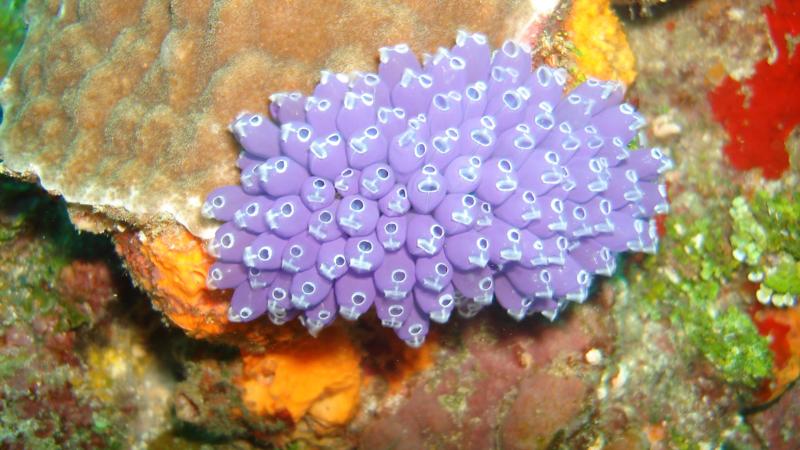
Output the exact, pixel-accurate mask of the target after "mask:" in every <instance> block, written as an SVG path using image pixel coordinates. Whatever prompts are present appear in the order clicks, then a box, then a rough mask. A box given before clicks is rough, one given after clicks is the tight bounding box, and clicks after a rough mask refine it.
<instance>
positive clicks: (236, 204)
mask: <svg viewBox="0 0 800 450" xmlns="http://www.w3.org/2000/svg"><path fill="white" fill-rule="evenodd" d="M249 199H250V195H248V194H247V193H246V192H245V191H244V190H242V187H241V186H236V185H233V186H223V187H221V188H217V189H214V190H213V191H211V193H210V194H208V197H207V198H206V201H205V203H203V209H202V213H203V216H205V217H207V218H209V219H217V220H221V221H225V222H227V221H230V220H233V218H234V215H235V214H236V211H238V210H239V208H240V207H241V205H242V204H243V203H245V202H246V201H248V200H249Z"/></svg>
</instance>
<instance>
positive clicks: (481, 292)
mask: <svg viewBox="0 0 800 450" xmlns="http://www.w3.org/2000/svg"><path fill="white" fill-rule="evenodd" d="M565 83H566V73H565V71H564V70H563V69H554V68H550V67H546V66H539V67H536V68H535V69H533V70H531V55H530V51H529V49H528V48H527V47H525V46H522V45H520V44H517V43H515V42H512V41H507V42H505V43H504V44H503V45H502V47H501V48H500V49H497V50H495V51H491V49H490V47H489V45H488V42H487V39H486V37H485V36H483V35H481V34H469V33H466V32H459V33H458V37H457V43H456V45H455V46H454V47H452V48H451V49H445V48H440V49H439V50H438V51H437V52H436V54H434V55H425V58H424V63H422V64H420V62H419V60H417V58H416V56H415V55H414V54H413V53H412V52H411V51H410V49H409V48H408V46H406V45H396V46H394V47H386V48H382V49H381V50H380V66H379V67H378V73H377V74H376V73H355V74H352V75H349V76H348V75H344V74H334V73H330V72H323V73H322V80H321V82H320V83H319V84H318V85H317V86H316V88H315V89H314V92H313V94H312V95H311V96H308V97H306V96H303V95H302V94H300V93H283V94H275V95H273V96H272V97H271V100H272V101H271V104H270V114H271V116H272V119H270V118H267V117H264V116H262V115H259V114H248V113H243V114H241V115H239V117H237V119H236V121H235V122H234V123H233V124H232V126H231V131H232V133H233V134H234V136H235V137H236V139H237V140H238V142H239V144H240V145H241V146H242V148H243V152H242V153H241V156H240V158H239V161H238V166H239V167H240V168H241V184H240V185H235V186H225V187H222V188H219V189H217V190H215V191H214V192H212V193H211V194H210V195H209V197H208V200H207V201H206V203H205V204H204V205H203V213H204V214H205V215H206V216H207V217H212V218H215V219H218V220H220V221H224V222H226V223H225V224H224V225H222V226H221V227H220V228H219V229H218V231H217V233H216V236H215V237H214V239H213V241H212V242H211V244H210V246H209V248H210V252H211V253H212V254H213V255H214V256H215V257H216V258H217V262H216V263H215V264H214V265H213V266H212V268H211V270H210V273H209V277H208V284H209V286H210V287H211V288H215V289H235V291H234V293H233V296H232V299H231V306H230V309H229V319H230V320H231V321H234V322H246V321H251V320H254V319H256V318H258V317H259V316H262V315H263V314H267V315H268V316H269V318H270V320H271V321H272V322H274V323H276V324H283V323H286V322H287V321H290V320H292V319H294V318H296V317H299V319H300V320H301V322H302V323H303V324H304V325H305V326H306V327H307V328H308V330H309V331H310V332H311V333H312V334H316V333H317V332H319V330H321V329H322V328H324V327H325V326H327V325H329V324H330V323H331V322H332V321H333V320H334V318H335V316H336V314H337V313H338V314H340V315H341V316H343V317H344V318H346V319H349V320H355V319H357V318H358V317H359V316H361V315H362V314H364V313H365V312H367V311H368V310H369V309H370V308H371V307H374V308H375V311H376V313H377V315H378V317H379V318H380V320H381V322H382V323H383V325H385V326H387V327H392V328H394V330H395V331H396V333H397V335H398V336H399V337H400V338H401V339H402V340H404V341H405V342H406V343H407V344H408V345H411V346H419V345H421V344H422V342H423V341H424V339H425V335H426V333H427V332H428V327H429V321H431V320H432V321H434V322H440V323H443V322H447V320H448V319H449V317H450V315H451V312H452V311H453V310H457V311H458V312H459V313H460V314H461V315H463V316H473V315H475V314H476V313H477V312H478V311H479V310H480V309H481V308H483V307H485V306H487V305H489V304H491V303H492V300H493V299H494V298H497V301H498V303H500V305H501V306H502V307H503V308H504V309H506V310H507V311H508V313H509V314H510V315H511V316H512V317H513V318H515V319H517V320H521V319H522V318H524V317H525V316H527V315H531V314H534V313H541V314H543V315H545V316H546V317H549V318H550V319H553V318H555V316H556V315H557V313H558V312H559V311H560V310H561V309H563V308H564V306H565V305H566V304H568V303H569V302H582V301H584V300H585V299H586V297H587V295H588V290H589V286H590V284H591V281H592V277H593V276H594V275H606V276H608V275H611V273H612V272H613V271H614V269H615V254H616V253H619V252H625V251H635V252H648V253H650V252H654V251H655V250H656V245H657V235H656V227H655V222H654V220H653V216H654V215H656V214H659V213H664V212H666V211H667V209H668V205H667V201H666V190H665V186H664V185H663V184H660V183H659V175H660V174H662V173H663V172H664V171H666V170H668V169H669V168H670V167H671V164H672V163H671V161H670V160H669V159H668V158H667V157H666V156H665V155H664V154H663V153H662V152H661V151H660V150H659V149H657V148H652V149H641V150H630V149H629V144H630V143H631V142H632V141H634V140H635V139H637V138H639V136H638V135H639V131H638V130H639V129H640V128H641V127H642V126H643V125H644V120H643V118H642V117H641V116H640V115H639V114H638V113H637V112H636V111H635V110H634V108H633V107H632V106H631V105H629V104H628V103H623V88H622V86H621V85H620V84H619V83H614V82H605V81H598V80H596V79H589V80H587V81H585V82H584V83H582V84H580V85H579V86H578V87H576V88H575V89H573V90H572V91H570V92H569V93H568V94H567V95H566V96H564V93H563V88H564V85H565Z"/></svg>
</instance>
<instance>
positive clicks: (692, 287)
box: [630, 193, 773, 388]
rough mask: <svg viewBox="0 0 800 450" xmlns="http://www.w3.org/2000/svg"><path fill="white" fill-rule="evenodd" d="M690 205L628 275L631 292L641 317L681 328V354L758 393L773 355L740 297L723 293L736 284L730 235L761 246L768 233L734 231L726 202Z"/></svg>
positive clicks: (676, 215) (668, 222) (674, 216)
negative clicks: (751, 239) (684, 349)
mask: <svg viewBox="0 0 800 450" xmlns="http://www.w3.org/2000/svg"><path fill="white" fill-rule="evenodd" d="M684 195H686V196H689V197H693V196H694V194H692V193H685V194H684ZM698 200H699V198H698ZM688 204H689V207H684V208H681V209H680V210H679V211H677V212H673V213H672V214H671V215H670V216H668V217H667V220H666V222H665V228H666V236H665V238H664V239H663V241H662V246H661V248H660V249H659V254H658V255H657V256H656V257H654V258H649V259H648V260H646V261H645V262H644V264H643V270H641V271H640V270H635V271H634V273H633V274H632V276H633V277H635V278H636V279H635V280H634V282H632V283H630V288H631V289H633V295H634V296H635V298H637V299H638V300H637V301H638V306H639V308H640V309H641V311H642V313H643V314H644V315H646V316H648V317H650V318H652V319H656V320H658V319H668V320H669V321H670V323H671V324H672V325H673V326H674V327H675V328H676V329H678V330H680V332H681V333H680V335H681V336H683V337H684V338H685V340H686V342H687V343H688V344H690V346H689V348H688V349H687V351H688V353H689V354H688V355H687V356H690V357H691V356H692V353H696V354H699V355H701V356H702V357H703V358H704V359H706V360H707V361H708V362H709V363H711V364H712V365H713V366H714V368H715V369H716V370H717V372H718V374H719V376H720V378H722V379H723V380H725V381H726V382H727V383H731V384H734V385H741V386H747V387H750V388H754V387H757V386H758V385H759V383H760V381H761V380H763V379H764V378H766V377H768V376H770V374H771V369H772V361H773V356H772V353H771V352H770V350H769V346H768V344H769V343H768V341H767V339H765V338H764V337H762V336H761V335H760V334H759V333H758V329H757V328H756V326H755V325H754V324H753V322H752V320H751V318H750V316H749V315H748V314H747V313H746V312H745V311H744V310H743V309H742V306H739V305H741V304H742V303H744V299H742V298H740V297H739V296H738V295H739V294H737V293H734V292H736V291H735V290H732V289H728V288H727V287H728V286H732V285H733V284H735V283H737V282H738V281H737V280H738V279H739V278H741V275H740V274H739V271H738V267H739V262H738V261H737V260H736V259H734V258H733V257H732V254H733V248H735V246H733V245H731V243H732V242H733V240H732V239H731V236H732V235H734V234H735V233H736V232H739V233H740V236H741V235H747V236H763V237H761V238H758V239H760V240H762V241H765V240H766V239H767V237H766V234H761V233H760V231H758V230H757V229H755V231H753V229H752V227H751V228H750V229H748V230H747V233H742V231H741V230H740V229H738V228H736V227H735V226H734V223H733V220H732V219H731V217H730V215H728V214H727V211H728V209H729V205H730V200H729V199H726V198H724V197H722V198H716V199H714V200H711V201H710V202H709V201H705V202H699V201H698V202H695V201H693V200H692V199H691V198H690V200H689V203H688ZM694 205H696V206H694ZM748 242H749V241H748Z"/></svg>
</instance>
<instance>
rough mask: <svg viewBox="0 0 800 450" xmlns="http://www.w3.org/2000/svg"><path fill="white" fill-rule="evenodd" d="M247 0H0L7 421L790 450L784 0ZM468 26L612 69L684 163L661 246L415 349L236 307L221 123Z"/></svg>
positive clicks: (58, 434) (40, 443)
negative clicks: (224, 209)
mask: <svg viewBox="0 0 800 450" xmlns="http://www.w3.org/2000/svg"><path fill="white" fill-rule="evenodd" d="M265 4H266V3H265ZM265 4H262V3H257V2H247V1H228V2H223V1H211V0H208V1H200V0H197V1H173V2H166V1H159V0H149V1H148V0H132V1H127V2H114V1H108V2H105V1H98V2H77V1H62V2H51V1H33V0H29V1H28V2H27V4H25V2H21V1H3V2H2V9H0V49H1V50H2V53H0V69H2V71H3V73H7V75H6V76H5V78H4V80H3V83H2V86H0V106H2V108H3V113H4V117H3V123H2V125H0V159H2V162H1V163H0V172H2V175H0V310H2V314H1V315H0V386H2V387H0V446H1V447H3V448H154V449H158V448H213V447H221V448H280V449H304V448H363V449H382V448H387V449H388V448H393V449H405V448H408V449H418V448H475V449H484V448H511V449H514V448H520V449H523V448H524V449H530V448H598V449H599V448H610V449H614V448H709V447H725V448H743V449H750V448H752V449H760V448H771V449H772V448H775V449H795V448H800V432H798V431H797V430H798V429H800V390H798V387H797V383H796V380H797V378H798V377H800V306H798V305H797V296H798V295H800V241H798V238H799V237H800V236H799V235H800V199H798V197H797V192H798V189H797V182H798V167H800V166H799V165H800V156H799V155H800V103H798V102H797V101H796V98H798V97H800V92H798V90H800V88H799V87H798V86H800V84H799V83H798V81H800V80H799V79H798V78H800V70H798V66H799V65H800V52H798V51H797V48H796V46H797V44H798V42H800V5H798V3H797V2H795V1H792V0H760V1H745V0H738V1H734V0H721V1H711V0H694V1H690V0H671V1H649V0H648V1H627V0H626V1H613V2H612V1H610V0H604V1H593V0H571V1H570V0H564V1H555V0H553V1H549V2H533V3H531V2H516V1H511V0H508V1H500V0H497V1H486V2H475V3H474V4H473V3H470V4H469V5H465V4H463V3H461V2H441V3H438V2H415V1H407V2H399V3H388V2H387V3H383V2H360V1H335V2H306V3H304V5H306V6H305V7H300V6H292V5H293V4H286V5H284V6H285V7H284V8H276V7H274V6H273V7H272V8H270V7H267V6H265ZM454 4H458V5H459V7H457V8H456V7H453V5H454ZM298 5H299V3H298ZM332 17H335V18H336V19H335V20H333V19H332ZM461 28H463V29H470V30H474V31H481V32H484V33H486V34H487V35H489V38H490V41H491V42H492V44H493V46H497V45H498V44H499V43H501V42H502V41H503V40H504V39H506V38H516V39H520V40H524V41H527V42H528V43H529V44H530V45H531V47H532V49H533V52H534V53H535V60H536V62H537V63H547V64H550V65H554V66H559V67H564V68H565V69H566V70H567V72H568V73H569V75H570V86H575V85H577V84H579V83H580V82H581V81H583V80H584V79H585V78H586V77H587V76H594V77H598V78H602V79H617V80H620V81H621V82H623V83H624V84H625V85H627V86H628V91H627V93H626V100H627V101H628V102H630V103H632V104H634V105H635V106H636V107H637V109H638V110H639V111H640V112H641V113H642V114H643V115H644V116H645V117H646V118H647V120H648V127H647V129H646V134H647V140H648V144H649V145H653V146H659V147H661V148H663V149H665V150H666V151H667V152H669V155H670V157H671V158H672V159H673V160H674V161H675V168H674V169H673V170H672V171H671V172H669V173H668V174H667V186H668V196H669V201H670V207H671V211H670V214H669V215H667V216H662V218H660V219H659V224H658V225H659V234H660V248H659V252H658V253H657V254H655V255H623V256H621V257H620V258H619V259H618V261H617V262H618V269H617V271H616V272H615V274H614V276H613V277H612V278H610V279H606V280H602V281H600V282H599V283H595V288H594V289H593V291H592V292H591V294H590V297H589V299H588V300H587V302H586V303H585V304H583V305H580V307H577V308H569V309H567V310H566V311H565V312H564V313H563V314H562V315H561V316H560V317H559V319H558V320H557V321H555V322H552V323H551V322H549V321H548V320H544V319H541V318H528V319H526V320H523V321H521V322H519V323H518V322H515V321H513V320H510V319H509V318H508V317H507V316H506V314H505V312H504V311H502V310H501V308H499V307H492V308H487V309H486V310H485V311H482V312H481V313H480V314H478V316H477V317H475V318H473V319H471V320H461V319H456V318H453V319H452V320H451V321H450V322H449V323H448V324H447V326H438V325H433V326H431V331H430V334H429V336H428V339H427V340H426V342H425V344H424V345H423V346H422V347H421V348H420V349H411V348H407V347H406V346H405V345H404V344H403V343H402V342H400V341H398V340H397V339H396V337H395V336H394V333H393V332H391V331H386V330H384V329H383V328H382V327H381V326H380V321H379V320H378V319H377V318H376V317H374V316H367V317H364V318H362V319H360V320H359V321H358V322H344V321H341V320H338V321H337V323H336V324H334V325H332V326H331V327H329V328H326V329H325V330H323V331H322V332H321V333H320V335H319V337H317V338H314V337H310V336H308V334H307V333H306V331H305V329H303V328H302V327H301V326H299V325H287V326H284V327H275V326H273V325H271V324H270V323H269V321H265V320H260V321H256V322H254V323H249V324H245V323H231V322H229V321H228V320H227V308H228V302H229V296H230V292H225V291H222V292H220V291H211V290H209V289H208V288H207V286H206V275H207V273H208V268H209V266H210V265H211V263H212V262H213V259H212V258H211V257H210V256H209V255H208V254H207V253H206V251H205V242H204V241H203V238H208V237H210V235H209V233H208V230H212V231H213V227H215V226H216V225H215V224H214V223H213V222H212V221H206V219H203V218H202V217H201V216H200V206H201V204H202V199H203V198H205V195H206V194H207V193H208V192H209V191H210V190H211V189H213V187H215V186H217V185H221V184H225V183H234V182H236V180H237V179H238V171H237V169H236V166H235V160H236V157H237V150H236V143H235V141H234V139H233V136H232V135H231V134H229V133H228V132H227V131H226V129H225V127H226V126H227V124H228V123H230V122H231V121H232V120H233V119H234V117H235V116H236V115H237V114H238V113H239V112H240V111H242V110H248V109H249V110H251V111H260V112H262V113H266V112H267V103H266V101H267V99H266V95H267V94H268V93H270V92H277V91H286V90H301V91H306V92H308V90H309V88H310V87H311V86H312V85H313V83H314V82H315V80H316V79H317V78H318V74H319V70H320V69H323V68H330V69H333V70H336V71H348V70H353V69H360V70H365V71H372V70H375V68H376V64H377V59H376V58H377V55H376V54H375V53H374V51H375V49H376V48H378V47H380V46H381V45H385V44H387V43H390V42H408V43H409V44H410V45H411V47H412V48H413V49H414V50H415V51H417V52H423V51H428V52H432V51H434V50H435V49H436V47H438V46H441V45H449V44H450V43H451V40H452V36H454V35H455V31H456V30H457V29H461ZM743 36H746V37H747V38H746V39H743V38H742V37H743ZM17 52H18V53H17ZM6 70H8V72H6ZM37 184H38V185H37Z"/></svg>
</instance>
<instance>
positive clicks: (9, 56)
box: [0, 0, 25, 77]
mask: <svg viewBox="0 0 800 450" xmlns="http://www.w3.org/2000/svg"><path fill="white" fill-rule="evenodd" d="M24 7H25V0H0V77H2V76H3V75H4V74H5V73H6V72H7V71H8V67H9V66H10V65H11V61H13V60H14V57H15V56H17V52H19V48H20V47H21V46H22V40H23V39H24V38H25V21H24V20H23V18H22V10H23V9H24Z"/></svg>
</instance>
